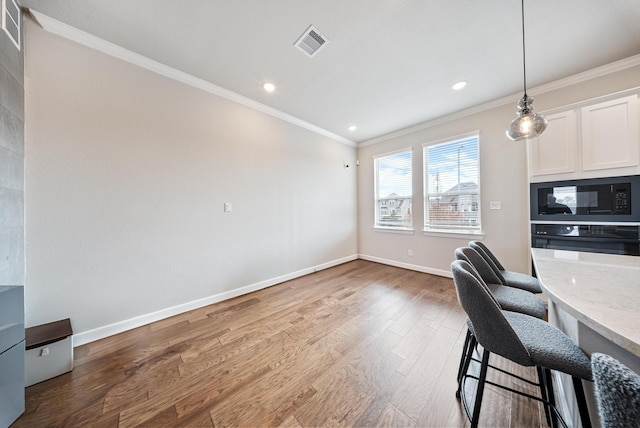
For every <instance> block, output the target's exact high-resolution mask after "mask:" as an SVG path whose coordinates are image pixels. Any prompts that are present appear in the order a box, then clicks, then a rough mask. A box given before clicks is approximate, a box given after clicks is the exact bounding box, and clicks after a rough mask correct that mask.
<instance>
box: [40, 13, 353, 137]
mask: <svg viewBox="0 0 640 428" xmlns="http://www.w3.org/2000/svg"><path fill="white" fill-rule="evenodd" d="M28 11H29V13H30V14H31V16H32V17H33V18H34V19H35V21H36V22H37V23H38V25H39V26H40V27H41V28H42V29H43V30H45V31H47V32H50V33H52V34H55V35H58V36H60V37H64V38H65V39H68V40H71V41H73V42H76V43H78V44H81V45H83V46H86V47H89V48H91V49H95V50H97V51H99V52H102V53H104V54H106V55H109V56H112V57H114V58H118V59H120V60H122V61H126V62H128V63H130V64H133V65H136V66H138V67H141V68H144V69H146V70H149V71H151V72H153V73H156V74H160V75H162V76H165V77H168V78H169V79H172V80H175V81H178V82H181V83H184V84H186V85H189V86H192V87H194V88H197V89H200V90H202V91H205V92H209V93H211V94H214V95H217V96H219V97H222V98H226V99H228V100H231V101H234V102H236V103H238V104H242V105H244V106H246V107H249V108H251V109H254V110H257V111H260V112H262V113H265V114H268V115H270V116H273V117H275V118H278V119H280V120H284V121H285V122H289V123H291V124H293V125H296V126H299V127H300V128H304V129H306V130H308V131H311V132H314V133H316V134H319V135H322V136H324V137H327V138H330V139H332V140H334V141H337V142H340V143H343V144H346V145H348V146H352V147H356V143H355V142H353V141H351V140H349V139H347V138H344V137H342V136H340V135H337V134H334V133H333V132H330V131H327V130H326V129H323V128H320V127H319V126H316V125H314V124H312V123H309V122H306V121H304V120H302V119H299V118H297V117H295V116H291V115H290V114H287V113H284V112H282V111H280V110H277V109H274V108H273V107H269V106H267V105H265V104H262V103H259V102H257V101H254V100H252V99H250V98H247V97H245V96H243V95H240V94H238V93H235V92H233V91H230V90H228V89H225V88H223V87H221V86H218V85H214V84H213V83H211V82H208V81H206V80H204V79H200V78H198V77H195V76H192V75H191V74H188V73H185V72H183V71H180V70H177V69H175V68H172V67H169V66H167V65H165V64H162V63H160V62H158V61H154V60H152V59H151V58H147V57H145V56H143V55H140V54H137V53H135V52H133V51H130V50H128V49H125V48H123V47H122V46H118V45H116V44H114V43H111V42H108V41H106V40H104V39H101V38H99V37H96V36H94V35H92V34H89V33H87V32H85V31H82V30H80V29H78V28H75V27H72V26H71V25H68V24H65V23H64V22H60V21H58V20H56V19H54V18H51V17H50V16H47V15H45V14H43V13H41V12H38V11H36V10H34V9H28Z"/></svg>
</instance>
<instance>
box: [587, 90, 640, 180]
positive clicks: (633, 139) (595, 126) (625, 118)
mask: <svg viewBox="0 0 640 428" xmlns="http://www.w3.org/2000/svg"><path fill="white" fill-rule="evenodd" d="M581 116H582V170H583V171H593V170H596V169H609V168H621V167H628V166H637V165H638V144H639V142H638V96H637V95H633V96H629V97H625V98H620V99H617V100H612V101H607V102H603V103H599V104H595V105H592V106H587V107H582V109H581Z"/></svg>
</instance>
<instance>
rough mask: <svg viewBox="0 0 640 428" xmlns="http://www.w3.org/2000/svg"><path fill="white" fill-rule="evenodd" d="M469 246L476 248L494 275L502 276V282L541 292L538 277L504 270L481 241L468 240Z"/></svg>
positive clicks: (533, 291)
mask: <svg viewBox="0 0 640 428" xmlns="http://www.w3.org/2000/svg"><path fill="white" fill-rule="evenodd" d="M469 246H470V247H471V248H473V249H474V250H476V251H477V252H478V253H479V254H480V255H481V256H482V257H483V258H484V259H485V260H486V261H487V263H489V265H490V266H491V267H492V269H493V270H494V272H495V273H496V275H498V276H499V277H501V278H502V280H503V284H506V285H509V286H510V287H517V288H522V289H523V290H527V291H530V292H532V293H536V294H538V293H542V287H540V281H538V278H536V277H535V276H531V275H527V274H525V273H520V272H514V271H510V270H506V269H505V268H504V266H502V264H501V263H500V261H499V260H498V258H497V257H496V256H495V255H494V254H493V253H492V252H491V250H489V248H487V246H486V245H484V244H483V243H482V242H481V241H471V242H469Z"/></svg>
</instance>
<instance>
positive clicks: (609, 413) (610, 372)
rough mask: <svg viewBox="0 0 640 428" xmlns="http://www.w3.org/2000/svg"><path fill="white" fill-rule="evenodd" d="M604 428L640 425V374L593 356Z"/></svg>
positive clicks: (606, 356)
mask: <svg viewBox="0 0 640 428" xmlns="http://www.w3.org/2000/svg"><path fill="white" fill-rule="evenodd" d="M591 368H592V369H593V381H594V383H595V386H596V398H597V399H598V414H599V415H600V423H601V424H602V428H626V427H634V426H635V427H637V426H640V375H638V374H637V373H635V372H634V371H632V370H631V369H629V368H628V367H627V366H625V365H624V364H622V363H621V362H620V361H618V360H616V359H615V358H613V357H611V356H609V355H606V354H601V353H594V354H593V355H591Z"/></svg>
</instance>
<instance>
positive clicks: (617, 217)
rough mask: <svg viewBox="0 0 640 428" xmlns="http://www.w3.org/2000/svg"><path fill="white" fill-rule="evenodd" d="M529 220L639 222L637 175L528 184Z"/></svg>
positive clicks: (639, 200)
mask: <svg viewBox="0 0 640 428" xmlns="http://www.w3.org/2000/svg"><path fill="white" fill-rule="evenodd" d="M530 203H531V220H532V221H536V220H537V221H542V220H549V221H553V222H558V221H568V222H575V221H588V222H594V221H596V222H640V175H630V176H622V177H607V178H590V179H582V180H564V181H553V182H547V183H531V184H530Z"/></svg>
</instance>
